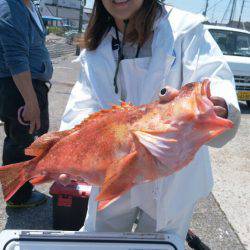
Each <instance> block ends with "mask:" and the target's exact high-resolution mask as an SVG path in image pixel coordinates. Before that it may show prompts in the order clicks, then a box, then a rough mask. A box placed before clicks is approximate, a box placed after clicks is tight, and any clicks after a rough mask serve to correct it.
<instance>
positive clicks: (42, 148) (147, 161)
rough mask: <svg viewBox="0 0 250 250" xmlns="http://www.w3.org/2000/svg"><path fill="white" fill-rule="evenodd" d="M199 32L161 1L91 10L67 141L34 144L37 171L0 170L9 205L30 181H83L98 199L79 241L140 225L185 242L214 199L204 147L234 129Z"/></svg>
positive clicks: (51, 138)
mask: <svg viewBox="0 0 250 250" xmlns="http://www.w3.org/2000/svg"><path fill="white" fill-rule="evenodd" d="M204 20H205V19H204V17H203V16H201V15H194V14H191V13H188V12H184V11H181V10H178V9H175V8H170V7H166V6H164V5H163V4H161V3H160V2H159V1H156V0H151V1H149V0H96V1H95V3H94V9H93V12H92V16H91V19H90V21H89V25H88V28H87V30H86V33H85V36H84V44H83V45H84V47H85V49H84V50H83V52H82V53H81V55H80V57H79V61H80V62H81V65H82V68H81V74H80V79H79V81H78V82H77V83H76V85H75V86H74V88H73V90H72V93H71V96H70V99H69V102H68V104H67V107H66V110H65V114H64V117H63V120H62V124H61V130H64V131H61V132H51V133H48V134H46V135H44V136H42V137H40V138H38V139H37V140H36V141H35V142H34V143H33V144H32V145H31V146H30V147H29V148H28V149H26V151H25V152H26V154H28V155H32V156H36V157H35V158H33V159H32V160H30V161H28V162H24V163H20V164H16V165H9V166H5V167H0V180H1V183H2V188H3V192H4V196H5V200H8V199H10V198H11V197H12V196H13V194H14V193H15V192H16V191H17V190H18V188H19V187H20V186H21V185H22V184H23V183H24V182H25V181H27V180H30V179H31V182H32V183H33V184H36V183H41V182H44V181H46V180H52V179H55V178H59V179H60V180H61V181H62V182H64V183H66V182H67V181H68V180H70V179H77V180H81V179H84V180H85V181H86V182H88V183H90V184H91V185H93V186H100V187H101V191H100V190H99V188H97V187H93V188H92V192H91V196H90V200H89V208H88V214H87V218H86V222H85V225H84V230H85V231H88V232H94V231H95V232H105V231H106V232H107V231H109V232H128V231H131V230H132V227H133V224H134V222H135V219H136V218H139V220H138V224H137V227H136V231H137V232H145V233H147V232H163V233H174V234H176V235H178V236H179V237H180V238H181V239H182V240H183V242H184V239H185V236H186V234H187V230H188V228H189V223H190V220H191V218H192V214H193V210H194V207H195V204H196V202H197V201H198V200H199V199H200V198H202V197H205V196H207V195H208V194H209V192H210V191H211V189H212V184H213V181H212V173H211V166H210V161H209V155H208V148H207V145H210V146H214V147H221V146H223V145H224V144H225V143H227V142H228V141H229V140H230V139H232V138H233V137H234V135H235V133H236V130H237V127H238V124H239V120H240V112H239V107H238V102H237V98H236V93H235V90H234V79H233V76H232V73H231V72H230V69H229V67H228V65H227V64H226V63H225V61H224V59H223V55H222V53H221V51H220V50H219V48H218V46H217V44H216V43H215V41H214V40H213V39H212V37H211V35H210V34H209V33H208V31H206V30H205V29H204V27H203V25H202V22H203V21H204ZM205 79H207V80H205ZM191 82H196V83H191ZM201 82H202V83H201ZM166 85H167V87H165V86H166ZM159 92H160V97H159V94H158V93H159ZM159 98H160V102H159V101H157V100H158V99H159ZM121 101H125V102H126V103H122V105H121V106H114V107H113V108H112V109H110V110H103V109H109V108H110V105H112V104H113V105H114V104H116V105H119V104H120V102H121ZM129 103H130V104H129ZM144 104H145V105H144ZM138 106H139V107H138ZM98 111H100V112H98ZM95 112H97V113H95ZM93 113H94V114H93ZM89 115H90V116H89ZM88 116H89V118H87V119H85V120H84V121H83V122H81V121H82V120H83V119H84V118H86V117H88ZM226 118H228V119H226ZM79 123H80V125H78V126H75V125H77V124H79ZM204 144H207V145H206V146H205V145H204ZM60 174H62V175H60ZM59 175H60V177H59ZM10 176H11V177H10ZM138 216H139V217H138Z"/></svg>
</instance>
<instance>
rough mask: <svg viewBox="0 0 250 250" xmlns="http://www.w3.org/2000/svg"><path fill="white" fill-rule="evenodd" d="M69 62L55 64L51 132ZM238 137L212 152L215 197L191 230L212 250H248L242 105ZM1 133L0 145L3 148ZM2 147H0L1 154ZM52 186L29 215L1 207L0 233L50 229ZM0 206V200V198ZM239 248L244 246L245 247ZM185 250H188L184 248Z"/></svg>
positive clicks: (63, 98) (68, 82)
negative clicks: (16, 230)
mask: <svg viewBox="0 0 250 250" xmlns="http://www.w3.org/2000/svg"><path fill="white" fill-rule="evenodd" d="M73 58H74V57H73V56H66V57H61V58H57V59H55V60H54V67H55V74H54V77H53V82H54V85H53V87H52V89H51V91H50V94H49V100H50V117H51V126H50V129H51V130H57V129H58V127H59V124H60V118H61V116H62V113H63V110H64V108H65V105H66V102H67V99H68V97H69V93H70V90H71V88H72V86H73V83H74V82H75V80H76V79H77V76H78V70H79V66H76V65H72V64H71V63H70V61H71V59H73ZM241 109H242V111H243V113H244V114H243V116H242V123H241V126H240V129H239V133H238V135H237V137H236V138H235V139H234V140H233V141H232V142H230V143H229V144H228V145H227V146H226V147H224V148H223V149H219V150H214V149H213V150H211V154H212V165H213V169H214V175H215V189H214V193H215V196H214V195H212V194H211V195H210V196H209V197H208V198H207V199H204V200H202V201H201V202H200V203H199V204H198V206H197V209H196V211H195V214H194V216H193V220H192V224H191V229H192V230H194V232H195V233H196V234H197V235H199V236H200V238H201V239H202V240H203V241H204V242H205V243H206V244H207V245H208V246H209V247H210V248H211V249H213V250H217V249H218V250H219V249H221V250H243V249H250V244H249V213H247V212H248V211H250V210H249V189H247V188H249V180H250V178H249V169H248V168H247V165H249V155H250V154H249V139H250V135H249V123H250V115H249V110H248V109H247V108H246V106H245V105H244V104H242V105H241ZM3 138H4V133H3V127H0V141H1V142H3ZM1 151H2V143H1V145H0V153H1ZM49 187H50V184H45V185H40V186H38V187H37V189H38V190H40V191H41V192H43V193H45V194H47V195H48V202H47V204H44V205H42V206H39V207H37V208H32V209H21V210H13V209H6V208H5V204H4V203H3V202H1V203H0V231H1V230H3V229H52V204H51V198H50V195H49V194H48V190H49ZM0 200H2V196H1V195H0ZM243 243H244V244H245V245H243ZM187 249H190V248H188V247H187Z"/></svg>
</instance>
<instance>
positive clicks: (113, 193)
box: [96, 151, 137, 209]
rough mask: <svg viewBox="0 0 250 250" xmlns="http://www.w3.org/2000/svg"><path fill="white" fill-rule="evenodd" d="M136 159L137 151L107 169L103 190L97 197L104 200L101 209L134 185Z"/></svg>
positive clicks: (98, 199) (101, 200) (100, 200)
mask: <svg viewBox="0 0 250 250" xmlns="http://www.w3.org/2000/svg"><path fill="white" fill-rule="evenodd" d="M136 159H137V152H136V151H134V152H132V153H130V154H128V155H127V156H125V157H124V158H122V159H121V160H119V161H118V162H116V163H114V164H112V165H111V166H110V167H109V168H108V169H107V172H106V176H105V179H104V182H103V184H102V186H101V192H100V193H99V195H98V196H97V197H96V200H97V201H99V202H102V203H100V206H99V208H100V209H101V208H102V209H103V208H105V207H107V206H108V205H109V204H110V203H112V202H113V201H115V200H116V199H118V198H119V196H121V195H122V194H123V193H125V192H126V191H128V190H129V189H130V188H131V187H132V186H134V179H135V178H136V175H137V173H136V172H137V170H136V167H135V163H136Z"/></svg>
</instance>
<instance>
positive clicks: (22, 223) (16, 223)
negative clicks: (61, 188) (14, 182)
mask: <svg viewBox="0 0 250 250" xmlns="http://www.w3.org/2000/svg"><path fill="white" fill-rule="evenodd" d="M47 199H48V200H47V203H45V204H43V205H40V206H37V207H34V208H19V209H15V208H8V207H7V208H6V213H7V216H8V217H7V221H6V225H5V229H36V230H41V229H44V230H50V229H52V200H51V198H50V197H49V196H47Z"/></svg>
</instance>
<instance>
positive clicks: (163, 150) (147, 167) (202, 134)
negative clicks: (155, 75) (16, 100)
mask: <svg viewBox="0 0 250 250" xmlns="http://www.w3.org/2000/svg"><path fill="white" fill-rule="evenodd" d="M209 97H210V85H209V82H208V81H204V82H203V83H189V84H186V85H185V86H183V87H182V88H181V90H180V91H179V94H178V96H177V97H175V98H174V99H173V100H172V101H170V102H168V103H159V102H158V101H156V102H153V103H150V104H147V105H142V106H138V107H136V106H133V105H130V104H126V103H122V105H121V106H113V107H112V108H111V109H110V110H102V111H100V112H97V113H94V114H92V115H90V116H89V118H87V119H85V120H84V121H83V122H82V123H81V124H79V125H77V126H76V127H74V128H73V129H71V130H67V131H61V132H50V133H47V134H45V135H43V136H41V137H40V138H38V139H37V140H36V141H35V142H34V143H33V144H31V146H30V147H28V148H27V149H26V151H25V152H26V154H27V155H31V156H34V158H33V159H32V160H29V161H26V162H22V163H17V164H12V165H8V166H3V167H0V181H1V183H2V189H3V194H4V197H5V200H8V199H10V198H11V197H12V196H13V194H14V193H15V192H16V191H17V190H18V189H19V188H20V187H21V186H22V185H23V184H24V183H25V182H27V181H31V183H33V184H38V183H43V182H46V181H51V180H57V179H58V177H59V175H61V174H63V173H64V174H68V175H69V176H70V177H71V178H72V179H75V180H79V181H85V182H87V183H89V184H90V185H94V186H100V187H101V191H100V194H99V195H98V196H97V198H96V199H97V201H99V206H98V208H99V210H101V209H104V208H105V207H107V206H108V205H109V204H110V203H111V202H113V201H115V200H116V199H117V198H119V197H120V196H121V195H122V194H124V193H125V192H127V191H128V190H130V189H131V188H132V187H133V186H135V185H138V184H141V183H145V182H148V181H154V180H156V179H158V178H161V177H164V176H169V175H171V174H173V173H174V172H176V171H178V170H180V169H182V168H183V167H185V166H187V165H188V163H190V162H191V161H192V159H193V158H194V155H195V153H196V152H197V151H198V149H199V148H200V147H201V146H202V145H203V144H205V143H207V142H208V141H210V140H211V139H213V138H214V137H216V136H218V135H219V134H221V133H223V132H224V131H226V130H228V129H230V128H232V127H233V124H232V122H231V121H230V120H227V119H223V118H220V117H218V116H216V114H215V112H214V110H213V104H212V102H211V101H210V100H209Z"/></svg>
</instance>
